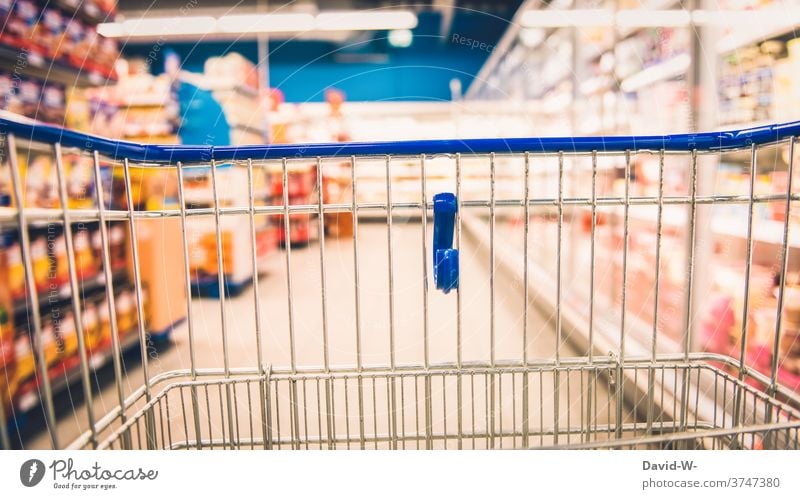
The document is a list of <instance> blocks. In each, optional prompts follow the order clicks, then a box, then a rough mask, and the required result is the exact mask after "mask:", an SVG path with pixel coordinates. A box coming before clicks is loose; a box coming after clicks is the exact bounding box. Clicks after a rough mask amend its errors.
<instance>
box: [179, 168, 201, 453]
mask: <svg viewBox="0 0 800 499" xmlns="http://www.w3.org/2000/svg"><path fill="white" fill-rule="evenodd" d="M175 169H176V171H177V174H178V205H179V209H180V214H181V246H182V249H183V277H184V289H185V292H186V317H187V320H186V328H187V332H188V334H189V373H190V375H191V378H192V381H194V380H196V379H197V360H196V356H197V354H196V351H195V344H194V319H193V318H192V276H191V270H190V267H189V229H188V227H187V224H186V197H185V191H184V185H183V164H182V163H181V162H180V161H178V162H177V164H176V166H175ZM191 395H192V416H193V417H194V431H195V441H196V443H197V448H198V449H202V439H201V436H202V433H201V431H200V409H199V403H198V398H197V387H196V386H194V385H193V386H192V389H191ZM186 439H187V440H188V439H189V435H188V433H187V435H186Z"/></svg>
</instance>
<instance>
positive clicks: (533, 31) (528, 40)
mask: <svg viewBox="0 0 800 499" xmlns="http://www.w3.org/2000/svg"><path fill="white" fill-rule="evenodd" d="M544 36H545V33H544V30H543V29H541V28H524V29H522V30H520V32H519V39H520V41H521V42H522V44H523V45H525V46H526V47H528V48H534V47H537V46H539V44H541V43H542V42H543V41H544Z"/></svg>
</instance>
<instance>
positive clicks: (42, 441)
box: [26, 220, 607, 448]
mask: <svg viewBox="0 0 800 499" xmlns="http://www.w3.org/2000/svg"><path fill="white" fill-rule="evenodd" d="M428 229H429V231H430V227H429V228H428ZM421 233H422V231H421V227H420V225H419V223H418V222H413V221H411V222H408V223H400V221H399V220H398V221H397V222H396V223H395V224H394V228H393V232H392V237H393V250H394V251H393V253H392V256H393V259H394V266H393V268H394V276H393V295H394V321H393V322H394V345H395V359H394V360H395V362H396V363H397V364H398V365H400V364H409V363H413V364H421V363H423V362H424V351H425V349H424V345H425V340H424V334H423V331H424V328H423V317H424V314H423V290H422V285H421V283H422V268H423V266H422V258H423V253H422V240H421ZM428 248H430V246H428ZM358 251H359V268H358V275H359V280H360V288H359V289H360V293H359V300H360V301H359V311H360V336H361V338H360V339H361V362H362V364H363V365H388V363H389V362H390V356H389V353H390V348H389V345H390V343H389V296H390V295H389V276H388V252H387V230H386V226H385V223H381V224H378V223H362V224H360V226H359V240H358ZM486 254H487V253H486V248H481V247H479V246H478V243H475V242H473V240H472V239H470V238H468V237H466V236H465V237H464V240H463V241H462V256H461V269H462V271H461V293H462V312H463V315H462V321H461V328H462V329H461V337H462V342H461V343H462V355H461V358H462V360H464V361H488V360H489V356H490V351H491V348H490V345H491V342H490V339H491V335H490V331H491V327H490V324H491V317H492V315H491V309H490V287H489V279H490V274H489V265H488V259H487V258H486ZM270 258H271V263H270V267H269V268H268V271H267V272H266V273H265V274H263V275H262V276H261V277H260V280H259V289H260V295H261V296H260V302H261V323H262V329H263V331H262V335H263V355H264V361H265V362H266V363H269V364H272V365H274V366H288V365H289V364H290V361H291V355H290V348H289V345H290V343H289V327H288V306H287V299H286V268H285V265H286V260H285V255H284V253H283V252H282V251H279V252H275V253H273V254H272V255H271V256H270ZM428 264H429V265H430V260H428ZM325 267H326V284H327V286H326V297H327V331H328V349H329V362H330V364H331V365H342V364H351V365H352V364H355V363H356V362H357V360H358V359H357V358H356V355H355V352H356V327H355V301H356V300H355V288H354V284H353V282H354V272H353V241H352V239H331V238H328V239H327V240H326V244H325ZM291 274H292V281H291V284H292V305H293V314H294V315H293V320H294V331H293V333H294V340H295V359H296V364H297V365H298V366H304V365H305V366H308V365H321V364H322V363H323V342H322V325H323V324H322V300H321V292H320V252H319V246H318V245H317V244H316V243H315V244H312V245H310V246H308V247H306V248H302V249H293V250H292V251H291ZM495 288H496V295H495V314H494V336H495V338H494V344H495V358H496V359H498V360H501V359H520V358H521V356H522V345H523V324H522V318H523V303H522V293H521V289H522V288H521V285H520V283H519V282H514V281H513V280H511V279H510V278H507V277H506V276H504V275H503V274H502V273H498V274H497V275H496V276H495ZM171 305H172V304H171ZM174 306H177V307H185V303H176V304H174ZM254 310H255V309H254V299H253V292H252V288H247V289H245V291H244V292H243V293H241V294H240V295H239V296H236V297H234V298H229V299H226V300H225V306H224V311H225V322H226V326H227V335H228V361H229V366H230V367H232V368H236V367H253V366H256V365H257V354H256V352H257V349H256V348H255V345H256V337H255V335H256V333H255V312H254ZM428 310H429V322H428V324H429V327H428V345H429V347H428V352H429V353H428V359H429V362H431V363H436V362H445V361H455V359H456V352H457V348H456V345H457V334H456V333H457V321H456V294H455V293H450V294H448V295H445V294H443V293H441V292H440V291H437V290H435V289H434V287H433V284H432V280H431V287H430V290H429V308H428ZM528 312H529V313H528V324H527V327H528V330H527V334H528V347H527V348H528V357H529V359H544V358H552V357H553V355H554V351H555V333H554V329H553V326H552V323H553V321H552V317H545V316H543V315H542V314H541V313H540V312H538V311H537V309H536V308H535V307H529V309H528ZM191 323H192V329H193V333H192V334H193V336H194V349H195V358H196V366H197V367H198V368H222V367H223V366H224V364H225V362H224V356H223V345H222V336H223V334H222V328H221V309H220V303H219V301H218V300H211V299H195V300H193V302H192V321H191ZM172 342H173V343H174V344H173V345H172V346H170V347H168V348H165V349H162V350H160V351H154V352H151V355H150V358H149V360H148V368H149V371H150V372H149V374H150V376H153V375H155V374H157V373H161V372H166V371H169V370H173V369H179V368H188V367H189V365H190V351H189V324H188V323H183V324H182V325H180V326H179V327H178V328H176V330H175V331H174V332H173V334H172ZM574 354H575V353H574V352H570V351H569V348H568V347H567V346H563V347H562V355H565V356H568V355H574ZM105 381H106V382H105V383H103V384H102V386H103V389H102V391H101V392H100V393H98V394H95V399H94V405H95V413H96V417H99V416H102V415H103V414H105V413H107V412H108V411H110V410H111V409H112V408H113V407H115V406H116V405H117V393H116V389H115V387H114V383H113V380H111V379H109V380H105ZM143 381H144V380H143V372H142V366H141V365H140V364H138V363H137V364H136V365H133V366H131V367H130V368H129V369H128V371H127V377H126V378H125V380H124V386H125V392H126V394H127V393H130V392H131V391H132V390H134V389H135V388H136V387H138V386H140V385H141V384H142V383H143ZM574 386H575V387H577V386H578V385H577V381H576V384H575V385H574ZM573 390H575V389H574V388H573ZM551 391H552V390H547V388H546V387H545V388H544V389H542V392H541V393H533V392H531V393H532V399H538V401H534V402H532V404H535V405H536V407H535V410H536V411H537V414H538V413H545V412H546V413H548V414H550V415H551V417H552V414H553V413H552V408H553V405H554V402H553V400H552V393H550V392H551ZM598 392H599V394H598V395H596V398H597V399H598V400H599V401H600V402H599V403H601V404H603V406H605V405H607V395H606V394H605V392H604V391H601V390H598ZM517 393H518V392H517ZM573 393H577V390H575V391H574V392H573ZM475 396H476V397H483V395H481V394H478V395H475ZM514 396H515V395H514V392H512V391H511V390H508V389H506V393H505V394H503V393H502V392H501V395H500V401H499V403H500V405H503V404H505V403H506V402H507V403H508V407H511V405H512V404H514V403H515V401H514V400H507V401H505V402H504V401H503V398H508V397H512V398H513V397H514ZM564 398H565V397H562V400H561V402H560V405H563V406H564V407H563V409H564V410H563V411H562V414H568V413H569V409H568V408H572V410H573V412H574V413H576V414H577V413H578V412H580V408H581V407H583V406H582V405H581V404H582V401H581V396H580V395H579V394H578V396H577V397H575V396H572V397H571V398H572V399H573V400H563V399H564ZM351 403H352V401H351ZM451 407H452V406H451ZM473 407H474V406H473ZM515 407H516V406H515ZM340 408H341V407H340ZM599 409H600V407H598V410H597V412H598V413H602V411H600V410H599ZM603 410H605V409H603ZM518 412H519V409H516V410H515V414H512V413H511V411H510V410H508V411H506V414H505V415H504V416H503V418H504V419H505V420H506V421H505V422H504V423H503V422H501V423H500V424H501V425H502V424H505V425H506V428H508V427H513V426H515V425H516V426H518V425H519V417H520V416H519V414H518ZM501 414H502V410H501ZM580 417H581V418H582V417H583V415H582V414H581V415H580ZM86 418H87V416H86V412H85V408H84V407H83V406H78V407H75V408H74V410H72V411H69V410H68V411H65V412H62V414H61V416H60V417H59V419H58V437H59V438H60V444H61V445H67V444H68V443H69V442H71V441H72V440H73V439H75V438H76V437H77V436H78V435H79V434H80V432H81V430H82V429H85V428H86ZM573 419H574V417H573ZM26 447H29V448H46V447H49V442H48V437H47V434H46V433H44V432H43V433H42V434H40V435H39V436H38V437H37V438H35V439H33V440H31V441H29V442H27V444H26Z"/></svg>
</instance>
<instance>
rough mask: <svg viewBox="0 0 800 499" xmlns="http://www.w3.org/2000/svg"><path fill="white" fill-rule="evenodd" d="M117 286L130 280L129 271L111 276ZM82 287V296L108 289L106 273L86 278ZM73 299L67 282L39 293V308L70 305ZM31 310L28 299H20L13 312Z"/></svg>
mask: <svg viewBox="0 0 800 499" xmlns="http://www.w3.org/2000/svg"><path fill="white" fill-rule="evenodd" d="M111 278H112V280H113V281H114V285H115V286H119V284H120V283H122V282H126V281H127V280H128V273H127V271H124V270H123V271H116V272H114V273H113V274H112V276H111ZM78 287H79V288H80V293H79V296H80V297H81V298H83V297H85V296H86V295H90V294H95V293H97V292H99V291H104V290H105V289H106V278H105V273H103V272H100V273H98V275H96V276H93V277H90V278H88V279H84V280H83V281H81V282H80V283H79V284H78ZM71 299H72V288H71V286H70V284H69V283H68V282H67V283H65V284H62V285H61V286H59V287H57V288H56V289H55V290H50V291H46V292H43V293H39V308H40V309H41V310H43V311H44V310H49V309H54V308H58V307H61V306H65V305H68V304H69V303H70V300H71ZM28 310H29V307H28V303H27V300H20V301H19V302H18V303H16V304H14V310H13V314H14V316H15V317H20V316H24V315H27V313H28Z"/></svg>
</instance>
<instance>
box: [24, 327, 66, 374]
mask: <svg viewBox="0 0 800 499" xmlns="http://www.w3.org/2000/svg"><path fill="white" fill-rule="evenodd" d="M32 331H33V327H30V330H29V331H27V333H26V334H28V335H31V334H33V332H32ZM61 341H62V339H61V337H57V336H56V333H55V329H54V326H53V318H52V315H50V314H48V315H45V316H43V317H42V348H43V350H44V361H45V364H46V365H47V366H48V367H50V366H52V365H53V364H55V362H56V361H57V360H58V359H59V357H60V356H61V354H62V353H63V352H64V351H65V348H64V345H63V343H61Z"/></svg>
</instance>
